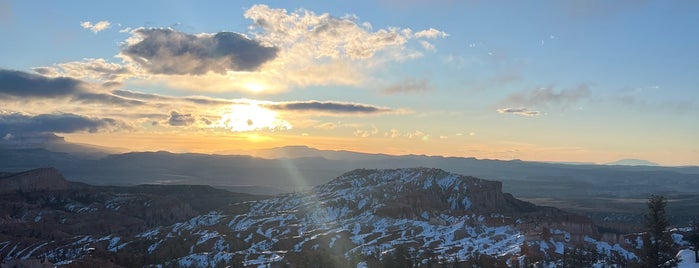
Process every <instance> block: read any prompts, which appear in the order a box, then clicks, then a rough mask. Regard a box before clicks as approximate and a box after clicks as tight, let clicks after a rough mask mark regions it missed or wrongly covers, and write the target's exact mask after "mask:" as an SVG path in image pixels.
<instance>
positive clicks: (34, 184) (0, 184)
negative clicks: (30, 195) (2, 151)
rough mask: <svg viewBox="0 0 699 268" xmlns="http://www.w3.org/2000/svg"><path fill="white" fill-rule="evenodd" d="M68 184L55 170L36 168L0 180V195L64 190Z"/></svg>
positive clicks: (67, 187) (68, 186)
mask: <svg viewBox="0 0 699 268" xmlns="http://www.w3.org/2000/svg"><path fill="white" fill-rule="evenodd" d="M69 188H70V182H68V181H66V180H65V178H63V175H61V173H59V172H58V170H56V169H55V168H38V169H33V170H29V171H25V172H21V173H15V174H11V175H6V176H5V177H1V178H0V193H11V192H16V191H23V192H34V191H41V190H66V189H69Z"/></svg>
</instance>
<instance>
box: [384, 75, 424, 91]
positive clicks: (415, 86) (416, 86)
mask: <svg viewBox="0 0 699 268" xmlns="http://www.w3.org/2000/svg"><path fill="white" fill-rule="evenodd" d="M430 90H432V87H431V86H430V83H429V80H427V79H426V78H422V79H415V78H406V79H404V80H403V81H400V82H398V83H396V84H393V85H390V86H388V87H386V88H385V89H384V90H383V93H385V94H402V93H419V92H425V91H430Z"/></svg>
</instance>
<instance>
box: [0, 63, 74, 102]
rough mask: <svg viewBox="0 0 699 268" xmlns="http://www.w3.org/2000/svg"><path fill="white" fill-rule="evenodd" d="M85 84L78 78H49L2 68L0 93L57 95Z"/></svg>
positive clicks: (66, 93) (25, 95) (38, 95)
mask: <svg viewBox="0 0 699 268" xmlns="http://www.w3.org/2000/svg"><path fill="white" fill-rule="evenodd" d="M84 86H85V84H84V83H83V82H82V81H80V80H76V79H72V78H66V77H58V78H49V77H44V76H41V75H35V74H30V73H26V72H22V71H13V70H2V69H0V95H11V96H18V97H56V96H65V95H69V94H73V93H76V92H79V91H82V88H83V87H84Z"/></svg>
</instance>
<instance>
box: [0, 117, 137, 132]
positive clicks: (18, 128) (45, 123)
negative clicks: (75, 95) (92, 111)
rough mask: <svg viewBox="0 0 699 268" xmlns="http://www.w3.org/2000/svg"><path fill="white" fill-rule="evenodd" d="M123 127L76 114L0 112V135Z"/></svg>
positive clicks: (103, 119) (121, 124)
mask: <svg viewBox="0 0 699 268" xmlns="http://www.w3.org/2000/svg"><path fill="white" fill-rule="evenodd" d="M120 127H123V123H122V122H120V121H117V120H115V119H111V118H90V117H85V116H82V115H77V114H70V113H64V114H40V115H27V114H22V113H7V112H0V133H1V134H2V135H5V134H8V133H9V134H12V135H17V133H54V132H55V133H73V132H85V131H87V132H91V133H92V132H97V131H99V130H102V129H113V128H120Z"/></svg>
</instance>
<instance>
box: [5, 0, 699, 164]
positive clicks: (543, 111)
mask: <svg viewBox="0 0 699 268" xmlns="http://www.w3.org/2000/svg"><path fill="white" fill-rule="evenodd" d="M338 2H339V1H261V2H251V1H120V2H116V1H112V2H100V1H88V2H85V1H31V0H30V1H8V0H0V35H1V36H3V38H2V39H3V40H4V41H3V42H0V59H1V60H0V139H2V141H4V142H12V141H13V140H15V141H16V140H22V139H23V138H27V137H35V136H42V135H50V134H55V135H58V136H61V137H64V138H65V139H66V141H69V142H75V143H84V144H92V145H99V146H105V147H112V148H119V149H121V150H128V151H154V150H167V151H172V152H198V153H225V152H238V151H244V150H254V149H261V148H272V147H279V146H287V145H306V146H310V147H314V148H319V149H326V150H351V151H358V152H368V153H387V154H396V155H403V154H425V155H443V156H460V157H476V158H489V159H522V160H530V161H557V162H594V163H607V162H612V161H616V160H619V159H625V158H634V159H644V160H649V161H652V162H656V163H660V164H662V165H699V134H698V133H699V119H698V118H699V89H698V88H697V85H699V31H697V30H696V29H699V17H698V16H697V14H699V2H696V1H680V0H677V1H675V0H670V1H650V0H649V1H640V0H639V1H635V0H620V1H603V0H585V1H584V0H571V1H501V0H496V1H476V0H474V1H469V0H466V1H448V0H437V1H422V0H407V1H398V0H378V1H343V2H339V3H338Z"/></svg>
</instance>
